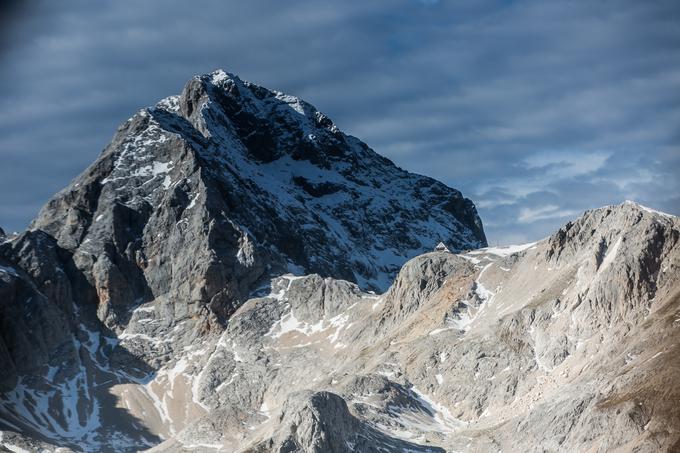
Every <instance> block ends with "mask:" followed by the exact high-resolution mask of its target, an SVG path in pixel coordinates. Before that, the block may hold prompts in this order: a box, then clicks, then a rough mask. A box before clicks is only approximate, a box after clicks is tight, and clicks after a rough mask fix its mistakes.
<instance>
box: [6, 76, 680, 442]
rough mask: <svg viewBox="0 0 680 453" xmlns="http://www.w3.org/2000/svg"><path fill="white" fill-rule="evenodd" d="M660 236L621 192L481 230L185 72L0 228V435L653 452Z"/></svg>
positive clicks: (239, 86) (466, 214)
mask: <svg viewBox="0 0 680 453" xmlns="http://www.w3.org/2000/svg"><path fill="white" fill-rule="evenodd" d="M679 239H680V221H679V220H678V219H677V218H675V217H673V216H668V215H664V214H661V213H657V212H653V211H650V210H648V209H646V208H644V207H641V206H639V205H636V204H634V203H624V204H622V205H619V206H611V207H605V208H601V209H597V210H594V211H589V212H586V213H585V214H584V215H583V216H582V217H581V218H579V219H577V220H576V221H575V222H573V223H569V224H567V225H565V226H564V227H563V228H561V229H560V230H559V231H558V232H556V233H555V234H554V235H553V236H551V237H550V238H547V239H545V240H543V241H540V242H538V243H535V244H528V245H526V246H521V247H506V248H481V249H480V248H479V247H480V246H483V245H485V244H484V234H483V231H482V228H481V222H480V221H479V219H478V217H477V215H476V212H475V209H474V206H473V205H472V203H471V202H470V201H469V200H466V199H464V198H462V197H461V196H460V194H459V193H458V192H456V191H454V190H453V189H449V188H447V187H446V186H443V185H442V184H440V183H437V182H435V181H433V180H431V179H428V178H424V177H420V176H415V175H411V174H408V173H406V172H404V171H402V170H400V169H398V168H396V167H395V166H394V165H392V164H391V163H390V162H389V161H387V160H385V159H384V158H382V157H380V156H378V155H377V154H375V153H374V152H373V151H371V150H370V149H369V148H368V147H366V145H364V144H362V143H361V142H359V141H358V140H357V139H354V138H352V137H348V136H346V135H344V134H342V133H341V132H339V131H338V130H337V128H336V127H335V126H334V125H333V124H332V123H331V122H330V120H328V119H327V118H326V117H325V116H323V115H322V114H320V113H319V112H317V111H316V110H315V109H314V108H313V107H311V106H310V105H308V104H306V103H304V102H303V101H300V100H299V99H297V98H293V97H289V96H285V95H283V94H281V93H277V92H271V91H269V90H266V89H264V88H261V87H257V86H255V85H252V84H249V83H246V82H243V81H241V80H239V79H238V78H236V77H234V76H231V75H228V74H225V73H223V72H216V73H213V74H209V75H206V76H201V77H197V78H195V79H193V80H192V81H190V82H189V83H188V84H187V86H186V87H185V89H184V91H183V93H182V95H181V96H179V97H172V98H168V99H166V100H164V101H162V102H161V103H159V104H158V105H157V106H156V107H154V108H151V109H146V110H142V111H140V112H139V113H138V114H137V115H135V116H134V117H133V118H132V119H130V120H129V121H128V122H126V123H125V124H124V125H123V126H121V128H120V130H119V131H118V133H117V135H116V137H115V138H114V140H113V142H112V143H111V145H109V147H107V149H106V150H105V151H104V152H103V154H102V155H101V156H100V158H99V159H98V160H97V162H95V163H94V164H93V165H92V166H91V167H90V168H89V169H88V170H86V171H85V173H83V175H81V176H80V177H78V178H77V179H76V180H74V182H73V183H72V184H71V185H70V186H69V187H68V188H66V189H65V190H64V191H62V192H61V193H59V194H57V196H55V198H54V199H53V200H52V201H50V202H49V203H48V205H47V206H46V207H45V208H44V209H43V211H42V212H41V214H40V216H39V217H38V219H36V221H35V222H34V223H33V225H32V227H31V229H30V230H29V231H27V232H26V233H23V234H22V235H19V236H18V237H12V238H9V239H8V238H5V239H2V241H3V242H2V243H1V244H0V266H1V267H0V304H1V305H0V306H1V309H0V310H1V311H0V322H2V334H1V340H2V341H0V365H2V366H3V369H4V370H5V371H4V372H3V374H2V376H1V380H0V385H1V392H0V407H1V408H0V423H1V425H0V426H1V427H2V429H4V431H1V434H2V438H0V444H2V445H7V446H12V448H24V449H27V450H29V451H33V450H38V451H39V450H40V449H41V448H42V449H45V450H46V451H57V449H58V448H70V449H73V450H76V451H138V450H143V449H147V448H150V449H151V451H165V452H185V451H196V452H209V451H228V452H269V451H287V452H288V451H290V452H293V451H300V452H303V451H304V452H328V451H335V452H345V451H357V452H380V451H400V452H401V451H422V452H427V451H429V452H440V451H498V450H503V451H518V450H519V451H588V450H591V451H609V450H614V449H617V448H618V449H620V450H623V451H629V450H635V451H641V452H644V451H664V450H673V449H674V448H677V447H678V446H679V445H680V444H679V442H680V430H679V427H680V412H679V411H678V409H677V404H676V403H677V401H679V400H680V393H679V390H678V389H680V386H679V385H678V384H680V382H678V381H679V380H680V364H679V362H678V361H677V360H675V357H677V354H678V352H679V351H678V350H679V349H680V346H679V345H680V341H678V340H679V334H678V329H680V321H679V320H680V299H679V295H680V287H678V283H677V282H678V277H679V273H680V272H679V269H680V252H679V247H678V241H679ZM440 241H443V242H444V245H445V246H444V247H440V246H437V247H436V248H437V250H436V251H434V252H430V253H423V252H426V251H428V250H432V249H434V248H435V246H436V245H437V244H438V243H439V242H440ZM446 246H448V248H449V249H450V250H451V252H450V251H448V250H447V249H446ZM471 249H472V250H471ZM466 250H467V251H466ZM416 255H417V256H416ZM409 258H412V259H410V260H408V262H406V261H407V259H409ZM404 263H405V264H404ZM518 433H520V434H518Z"/></svg>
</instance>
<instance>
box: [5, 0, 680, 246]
mask: <svg viewBox="0 0 680 453" xmlns="http://www.w3.org/2000/svg"><path fill="white" fill-rule="evenodd" d="M3 5H4V6H3V7H2V8H3V9H2V10H0V40H1V41H0V226H2V227H3V228H5V229H6V230H10V231H11V230H21V229H23V228H25V227H26V225H27V224H28V222H29V221H30V219H31V218H32V217H34V216H35V214H36V213H37V211H38V210H39V208H40V206H41V205H42V204H43V203H45V201H47V199H48V198H49V197H50V196H51V195H52V194H53V193H55V192H56V191H58V190H59V189H60V188H62V187H64V186H65V185H66V184H67V183H68V182H69V181H70V180H71V179H72V178H73V177H75V176H76V175H77V174H78V173H79V172H81V171H82V170H83V169H84V168H85V167H86V166H87V165H88V164H89V163H91V162H92V161H93V160H94V159H95V158H96V157H97V155H98V154H99V153H100V152H101V150H102V149H103V148H104V146H105V145H106V144H107V142H108V141H109V140H110V138H111V137H112V136H113V133H114V132H115V129H116V127H117V126H118V124H120V123H121V122H122V121H124V120H125V119H126V118H128V117H129V116H131V115H132V114H133V113H134V112H135V111H136V110H137V109H139V108H141V107H144V106H146V105H151V104H153V103H155V101H157V100H158V99H160V98H162V97H165V96H167V95H170V94H175V93H178V92H179V91H180V90H181V88H182V86H183V85H184V83H185V82H186V80H188V79H189V78H190V77H191V76H192V75H194V74H197V73H203V72H208V71H211V70H213V69H216V68H223V69H225V70H227V71H229V72H233V73H236V74H238V75H239V76H241V78H243V79H246V80H250V81H252V82H255V83H258V84H260V85H264V86H266V87H268V88H272V89H278V90H281V91H284V92H286V93H289V94H294V95H297V96H300V97H302V98H304V99H305V100H307V101H308V102H310V103H312V104H314V105H315V106H316V107H317V108H318V109H319V110H321V111H323V112H324V113H326V114H327V115H328V116H330V117H331V118H333V120H334V121H335V123H336V124H337V125H338V126H339V127H340V128H341V129H343V130H344V131H345V132H347V133H349V134H352V135H355V136H357V137H359V138H361V139H362V140H364V141H365V142H366V143H368V144H369V145H370V146H371V147H372V148H373V149H375V150H376V151H378V152H379V153H381V154H383V155H385V156H387V157H389V158H390V159H392V160H393V161H394V162H395V163H396V164H398V165H399V166H401V167H403V168H405V169H407V170H410V171H414V172H417V173H421V174H425V175H429V176H432V177H435V178H437V179H440V180H441V181H443V182H445V183H446V184H448V185H450V186H452V187H455V188H457V189H459V190H461V191H462V192H463V193H464V195H466V196H468V197H470V198H471V199H472V200H473V201H474V202H475V203H476V204H477V206H478V209H479V212H480V215H481V216H482V220H483V222H484V225H485V230H486V231H487V236H488V237H489V242H490V243H492V244H506V243H518V242H526V241H530V240H536V239H540V238H542V237H545V236H547V235H549V234H550V233H551V232H552V231H554V230H555V229H557V228H558V227H559V226H560V225H562V224H563V223H565V222H566V221H568V220H569V219H572V218H574V217H576V216H578V215H579V214H580V213H581V212H582V211H583V210H585V209H589V208H594V207H598V206H602V205H606V204H614V203H620V202H622V201H624V200H626V199H633V200H636V201H639V202H640V203H642V204H645V205H648V206H650V207H653V208H656V209H660V210H663V211H667V212H671V213H674V214H680V190H679V189H680V183H679V182H678V180H679V179H680V178H678V175H679V173H680V4H679V3H678V2H677V1H675V0H673V1H663V0H661V1H654V2H639V1H616V2H614V1H485V0H475V1H461V0H455V1H454V0H451V1H447V0H439V1H436V0H427V1H425V0H421V1H418V0H390V1H387V0H385V1H381V0H377V1H371V2H347V1H337V2H333V1H328V2H318V1H289V2H279V1H273V0H272V1H264V0H252V1H248V2H237V1H233V2H226V1H217V0H213V1H207V0H206V1H196V2H185V1H174V0H169V1H163V2H160V1H144V2H139V1H135V2H133V1H116V2H114V1H110V2H90V1H87V0H80V1H72V0H68V1H63V2H48V1H38V0H29V1H26V2H17V1H15V2H9V3H7V2H5V3H3Z"/></svg>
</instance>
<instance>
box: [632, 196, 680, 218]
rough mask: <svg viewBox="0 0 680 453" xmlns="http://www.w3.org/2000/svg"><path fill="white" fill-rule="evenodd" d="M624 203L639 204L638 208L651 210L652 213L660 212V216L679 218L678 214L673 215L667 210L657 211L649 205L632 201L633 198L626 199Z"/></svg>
mask: <svg viewBox="0 0 680 453" xmlns="http://www.w3.org/2000/svg"><path fill="white" fill-rule="evenodd" d="M624 204H632V205H635V206H637V207H638V208H640V209H642V210H643V211H646V212H649V213H651V214H658V215H660V216H663V217H668V218H671V219H674V218H677V217H678V216H675V215H673V214H669V213H667V212H662V211H657V210H656V209H652V208H648V207H647V206H643V205H641V204H640V203H637V202H635V201H632V200H626V201H625V202H624Z"/></svg>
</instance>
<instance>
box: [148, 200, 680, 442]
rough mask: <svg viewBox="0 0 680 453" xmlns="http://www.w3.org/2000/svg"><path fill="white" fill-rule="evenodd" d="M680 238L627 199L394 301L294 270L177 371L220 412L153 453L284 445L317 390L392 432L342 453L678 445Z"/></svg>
mask: <svg viewBox="0 0 680 453" xmlns="http://www.w3.org/2000/svg"><path fill="white" fill-rule="evenodd" d="M679 238H680V221H679V220H678V219H677V218H672V217H664V216H661V215H659V214H654V213H650V212H648V211H646V210H644V209H642V208H640V207H639V206H637V205H633V204H624V205H621V206H615V207H607V208H602V209H598V210H594V211H590V212H588V213H586V214H585V215H584V216H583V217H581V218H580V219H578V220H577V221H576V222H574V223H569V224H567V225H566V226H565V227H564V228H562V229H560V230H559V231H558V232H557V233H556V234H555V235H553V236H551V237H550V238H548V239H546V240H543V241H541V242H539V243H536V244H529V245H527V246H525V247H523V248H514V249H513V248H506V249H503V248H501V249H498V248H496V249H493V248H490V249H481V250H477V251H473V252H469V253H466V254H463V255H455V254H452V253H447V252H433V253H428V254H425V255H422V256H419V257H417V258H415V259H413V260H411V261H409V262H408V263H407V264H406V265H405V266H404V267H403V268H402V270H401V272H400V274H399V276H398V277H397V279H396V281H395V283H394V284H393V285H392V287H391V288H390V290H389V291H388V292H386V293H385V294H383V295H382V296H373V295H371V294H366V293H362V292H360V291H359V290H358V288H356V287H354V286H352V285H351V284H348V283H346V282H342V281H335V280H332V279H322V278H320V277H318V276H308V277H304V278H294V277H291V276H289V277H284V278H283V279H280V280H279V281H277V282H276V284H275V285H274V290H273V292H272V294H271V295H269V296H268V297H265V298H260V299H253V300H251V301H249V302H248V303H246V304H244V305H243V306H242V307H241V308H239V310H238V311H237V312H236V313H235V315H234V318H233V324H231V325H230V327H229V328H228V329H227V331H225V333H224V334H222V335H221V336H220V338H219V339H218V340H216V343H215V344H216V346H215V349H214V350H213V349H212V348H211V349H210V351H211V352H210V353H209V354H207V355H206V354H201V355H200V356H196V357H195V358H194V359H192V360H191V364H189V365H187V366H186V367H184V368H183V369H182V370H181V372H180V373H179V374H177V376H178V378H177V380H175V384H177V383H178V382H181V381H183V380H185V381H186V382H191V388H193V389H194V390H195V393H193V396H194V397H198V401H202V402H203V403H204V404H206V405H207V406H208V409H207V412H208V415H206V416H205V417H203V418H201V419H200V420H198V421H197V422H195V423H194V424H191V425H189V426H186V427H185V428H183V429H181V430H179V431H178V432H177V434H176V435H175V436H173V438H172V439H171V440H168V441H166V442H165V443H163V444H161V446H159V447H157V448H156V449H154V450H153V451H195V449H196V448H198V447H197V446H199V445H200V446H202V447H201V448H203V449H204V450H203V451H218V450H222V451H279V449H280V448H284V447H283V446H284V445H286V441H285V439H288V438H289V437H288V436H289V432H290V428H289V427H288V424H287V423H288V422H286V420H288V419H289V418H290V410H291V409H290V408H291V402H290V399H291V398H292V399H297V401H298V403H297V404H301V405H304V404H307V403H305V402H304V401H307V398H309V396H308V395H309V393H306V394H305V393H302V394H299V393H296V392H300V391H307V392H310V391H311V392H331V393H332V394H335V395H338V396H339V397H341V398H342V399H344V400H345V402H346V404H347V405H348V407H349V411H350V413H351V414H353V416H354V417H356V418H358V419H359V420H360V421H361V423H363V424H365V425H366V426H368V427H370V428H372V429H373V430H375V431H376V432H377V433H379V436H378V435H375V434H370V433H364V432H362V431H361V430H355V431H351V432H352V433H357V432H359V433H362V434H358V435H354V437H353V435H351V434H350V432H344V434H343V433H340V434H338V433H334V434H333V435H340V436H341V440H343V441H345V442H346V443H345V445H344V446H343V445H342V443H343V442H338V443H336V445H338V444H339V445H341V446H340V447H338V448H339V450H338V451H353V450H352V449H353V447H351V445H356V443H357V442H367V443H368V444H369V445H371V446H372V447H373V448H377V447H382V448H384V449H385V451H402V449H403V448H407V449H411V450H413V451H427V450H428V449H429V450H430V451H437V449H438V448H441V449H443V450H445V451H498V450H502V451H518V450H519V451H545V450H548V451H617V449H619V450H620V451H630V450H635V451H673V449H674V448H677V446H678V442H680V412H678V411H677V402H678V401H680V393H678V390H677V389H678V388H680V387H678V384H679V383H680V382H679V380H680V373H679V371H680V368H679V362H678V361H677V360H676V359H675V357H676V355H677V353H678V352H679V350H678V348H679V346H678V345H679V344H680V343H679V342H678V340H679V339H680V336H679V334H678V330H677V329H678V319H680V318H679V317H680V298H679V295H680V287H678V284H677V281H678V276H679V275H678V274H679V273H680V247H679V245H678V240H679ZM616 244H619V245H618V246H617V245H616ZM650 255H653V256H654V257H655V258H654V259H651V260H650V259H649V257H650ZM196 353H198V350H196ZM190 354H191V352H190ZM183 366H184V365H183ZM299 410H300V411H301V412H299V415H298V416H299V417H300V418H299V421H298V425H299V426H303V425H305V426H306V424H307V423H311V422H312V420H323V419H324V418H325V417H335V416H337V415H333V414H336V412H335V411H336V409H333V410H332V411H331V409H329V412H327V413H323V414H321V415H317V416H312V417H311V419H306V417H307V416H306V415H305V413H306V412H305V411H306V409H304V410H303V409H299ZM227 414H228V415H227ZM171 418H172V417H171ZM343 423H344V422H343ZM518 432H521V433H522V434H521V435H518ZM399 441H402V442H409V443H410V444H411V445H410V446H408V447H407V446H404V445H401V446H399V445H398V444H395V443H396V442H399ZM263 445H264V446H265V447H263ZM316 445H317V444H315V443H314V442H313V441H312V440H308V441H306V442H304V441H300V442H298V443H297V444H296V446H295V447H294V448H292V450H290V451H326V450H324V449H323V448H317V446H316ZM284 449H285V448H284ZM199 450H200V448H199ZM286 451H288V450H286ZM356 451H368V450H363V449H362V448H358V449H357V450H356Z"/></svg>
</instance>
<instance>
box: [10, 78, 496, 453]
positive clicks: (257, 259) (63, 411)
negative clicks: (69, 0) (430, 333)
mask: <svg viewBox="0 0 680 453" xmlns="http://www.w3.org/2000/svg"><path fill="white" fill-rule="evenodd" d="M2 241H3V242H2V244H0V265H2V266H3V267H2V268H0V270H1V271H0V277H1V278H0V294H3V300H2V306H1V307H0V308H1V311H0V322H2V325H3V326H4V330H3V332H2V335H1V336H2V338H1V341H0V363H1V364H2V365H4V368H3V369H4V371H3V373H2V375H1V376H0V383H1V384H2V390H3V392H4V393H2V395H1V396H0V400H2V408H1V409H0V413H1V414H2V422H3V423H4V426H7V427H9V428H12V429H14V430H18V431H22V432H24V433H26V434H28V435H29V436H34V437H35V438H37V439H41V440H43V441H55V442H58V443H60V444H64V445H72V446H80V447H82V448H85V449H98V450H101V449H107V448H110V449H113V450H120V449H128V448H133V447H131V446H132V445H150V444H153V443H154V442H155V441H156V440H157V433H162V436H169V435H171V434H173V433H174V432H175V429H176V427H175V426H174V422H173V423H169V422H168V420H166V419H163V418H160V419H154V420H146V421H145V422H144V424H134V423H131V422H130V420H129V417H128V416H127V415H126V414H127V412H129V410H130V409H129V408H117V407H116V403H115V398H117V395H115V394H114V393H111V392H112V386H116V388H119V387H121V386H122V387H124V386H126V385H127V386H130V388H131V389H137V388H138V387H140V386H141V387H144V388H145V390H144V394H145V396H146V397H148V398H151V399H152V400H154V398H158V396H157V395H156V394H155V393H154V390H153V389H154V388H155V387H154V385H156V384H155V380H158V379H161V378H162V377H163V376H164V375H163V371H162V370H163V369H164V367H167V366H168V364H170V365H172V364H174V363H175V362H176V360H177V358H178V357H181V356H182V354H183V352H184V351H185V350H186V348H188V347H189V346H190V345H192V344H195V343H196V342H202V341H206V342H208V343H209V341H208V340H209V339H210V338H212V337H213V336H215V335H219V334H221V333H222V332H223V331H224V329H225V328H226V327H227V323H228V320H229V318H230V316H231V315H232V314H233V313H234V311H235V310H236V309H237V308H238V307H239V306H240V305H241V304H243V303H244V302H245V301H247V300H248V299H250V298H251V297H252V296H253V295H255V294H261V293H263V292H264V293H267V292H268V288H269V287H270V285H271V281H272V278H275V277H278V276H280V275H282V274H284V273H287V272H294V273H296V274H308V273H318V274H320V275H323V276H334V277H336V278H342V279H346V280H349V281H353V282H356V283H358V284H359V285H360V286H361V287H362V288H364V289H365V290H382V289H384V288H386V287H387V286H389V282H390V280H391V278H392V277H393V276H394V275H395V274H396V272H397V271H398V270H399V267H400V266H401V264H402V263H403V262H405V261H406V260H407V259H408V258H411V257H413V256H415V255H417V254H419V253H422V252H423V251H426V250H429V249H431V248H432V247H433V246H434V245H435V244H437V243H438V242H439V241H444V242H445V243H447V245H448V246H449V247H451V248H453V249H458V250H461V249H470V248H476V247H478V246H481V245H484V244H485V237H484V232H483V229H482V225H481V221H480V220H479V217H478V216H477V213H476V210H475V207H474V205H473V204H472V202H471V201H470V200H468V199H465V198H463V197H462V196H461V194H460V192H458V191H456V190H454V189H451V188H449V187H446V186H445V185H443V184H441V183H439V182H437V181H434V180H432V179H430V178H426V177H423V176H418V175H413V174H410V173H407V172H405V171H403V170H401V169H399V168H397V167H396V166H394V164H392V163H391V162H390V161H388V160H387V159H385V158H383V157H381V156H379V155H378V154H376V153H375V152H373V151H372V150H371V149H370V148H368V146H366V145H365V144H364V143H362V142H361V141H359V140H358V139H356V138H354V137H351V136H348V135H345V134H343V133H342V132H340V131H339V130H338V129H337V128H336V127H335V126H334V125H333V123H332V122H331V121H330V120H329V119H328V118H327V117H325V116H324V115H323V114H321V113H320V112H318V111H317V110H316V109H314V107H312V106H311V105H309V104H307V103H305V102H304V101H301V100H299V99H297V98H294V97H291V96H287V95H284V94H282V93H278V92H273V91H270V90H267V89H265V88H262V87H259V86H257V85H254V84H250V83H248V82H244V81H241V80H240V79H239V78H238V77H236V76H233V75H231V74H227V73H224V72H223V71H216V72H214V73H212V74H207V75H203V76H198V77H195V78H194V79H192V80H191V81H189V82H188V83H187V85H186V86H185V88H184V90H183V91H182V93H181V95H180V96H173V97H170V98H167V99H165V100H163V101H161V102H160V103H158V104H157V105H156V106H154V107H152V108H148V109H143V110H141V111H139V112H138V113H137V114H136V115H134V116H133V117H132V118H131V119H130V120H128V121H126V122H125V123H124V124H123V125H121V127H120V128H119V129H118V131H117V133H116V135H115V136H114V138H113V140H112V142H111V143H110V144H109V146H107V148H106V149H105V150H104V151H103V153H102V154H101V155H100V156H99V158H98V159H97V160H96V161H95V162H94V163H93V164H92V165H91V166H90V167H89V168H88V169H87V170H86V171H85V172H83V174H81V175H80V176H78V177H77V178H76V179H75V180H74V181H73V182H72V183H71V184H70V185H69V186H68V187H67V188H65V189H64V190H62V191H61V192H60V193H58V194H57V195H55V197H54V198H53V199H52V200H50V201H49V202H48V203H47V205H46V206H45V207H44V208H43V209H42V211H41V212H40V214H39V216H38V218H36V219H35V221H34V222H33V223H32V225H31V227H30V229H29V231H27V232H26V233H23V234H22V235H20V236H18V237H12V238H3V239H2ZM60 364H63V366H62V365H60ZM145 386H146V387H145ZM160 399H161V400H162V399H163V396H161V397H160ZM73 400H82V401H86V402H87V403H85V402H83V403H78V404H76V405H75V406H73V404H72V402H73ZM154 401H155V400H154ZM105 402H106V404H105ZM156 403H157V401H156ZM163 404H164V403H163ZM163 404H161V406H163ZM105 405H108V407H104V406H105ZM164 410H165V409H164ZM192 410H193V411H194V412H187V413H186V414H185V415H186V418H187V420H188V419H190V418H191V417H194V416H195V415H196V414H200V413H203V412H204V410H205V409H204V408H203V407H202V405H201V404H197V405H195V407H193V409H192ZM126 423H127V425H128V426H136V427H137V428H138V429H137V428H135V429H132V430H130V429H126V428H124V427H123V426H121V425H125V424H126ZM147 424H149V425H150V426H153V428H149V427H148V426H147ZM180 425H181V424H180Z"/></svg>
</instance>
